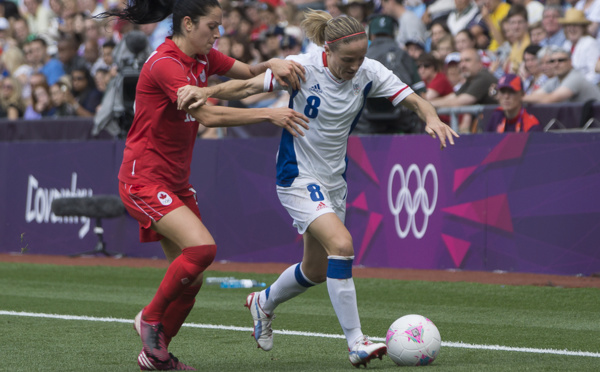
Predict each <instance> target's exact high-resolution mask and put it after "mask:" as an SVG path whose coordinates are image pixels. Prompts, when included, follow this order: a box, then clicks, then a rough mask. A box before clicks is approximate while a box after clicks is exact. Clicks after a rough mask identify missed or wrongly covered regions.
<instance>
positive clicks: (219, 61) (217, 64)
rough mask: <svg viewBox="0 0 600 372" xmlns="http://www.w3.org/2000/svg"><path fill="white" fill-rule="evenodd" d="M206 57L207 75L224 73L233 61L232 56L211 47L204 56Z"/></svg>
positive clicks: (231, 65) (229, 68)
mask: <svg viewBox="0 0 600 372" xmlns="http://www.w3.org/2000/svg"><path fill="white" fill-rule="evenodd" d="M206 58H207V59H208V75H209V76H210V75H225V74H226V73H227V72H228V71H229V70H231V67H233V64H234V62H235V59H234V58H231V57H229V56H228V55H225V54H223V53H221V52H219V51H218V50H216V49H214V48H213V49H211V50H210V52H208V55H207V56H206Z"/></svg>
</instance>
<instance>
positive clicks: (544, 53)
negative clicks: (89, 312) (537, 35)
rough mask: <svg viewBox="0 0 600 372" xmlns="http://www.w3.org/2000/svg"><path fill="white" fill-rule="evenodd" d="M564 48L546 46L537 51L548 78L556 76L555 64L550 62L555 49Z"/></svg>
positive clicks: (543, 71)
mask: <svg viewBox="0 0 600 372" xmlns="http://www.w3.org/2000/svg"><path fill="white" fill-rule="evenodd" d="M560 50H562V48H560V47H557V46H545V47H542V49H540V50H539V52H538V53H537V58H538V60H539V61H540V67H541V69H542V74H544V75H546V76H547V77H548V79H550V78H553V77H555V76H556V71H555V69H554V64H553V63H550V60H551V59H552V54H553V53H554V52H555V51H560Z"/></svg>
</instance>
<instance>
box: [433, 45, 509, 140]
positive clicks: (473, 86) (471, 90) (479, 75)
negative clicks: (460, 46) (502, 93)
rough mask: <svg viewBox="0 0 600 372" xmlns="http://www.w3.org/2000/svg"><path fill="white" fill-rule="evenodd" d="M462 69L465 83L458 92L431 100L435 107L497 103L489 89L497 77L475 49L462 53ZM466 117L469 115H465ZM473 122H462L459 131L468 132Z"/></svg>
mask: <svg viewBox="0 0 600 372" xmlns="http://www.w3.org/2000/svg"><path fill="white" fill-rule="evenodd" d="M459 66H460V71H461V74H462V75H463V77H464V78H465V83H464V84H463V85H462V86H461V87H460V89H459V90H458V91H457V92H456V93H450V94H448V95H445V96H443V97H439V98H436V99H433V100H431V104H433V106H435V107H456V106H469V105H475V104H482V105H485V104H495V103H497V102H496V100H495V99H494V98H493V97H491V96H490V94H489V90H490V86H491V85H492V84H495V83H496V81H497V80H496V78H495V77H494V75H492V74H491V73H490V72H489V71H488V70H487V69H486V68H484V67H483V63H482V62H481V57H480V56H479V53H478V52H477V50H475V49H467V50H464V51H463V52H462V53H461V54H460V65H459ZM464 117H465V118H467V117H468V115H464ZM471 125H472V122H471V121H470V120H465V121H463V122H461V124H460V126H459V128H458V129H459V131H461V132H463V133H464V132H468V131H469V130H470V129H471Z"/></svg>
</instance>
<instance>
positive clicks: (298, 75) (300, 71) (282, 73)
mask: <svg viewBox="0 0 600 372" xmlns="http://www.w3.org/2000/svg"><path fill="white" fill-rule="evenodd" d="M267 69H271V71H273V76H274V77H275V80H277V82H278V83H279V85H281V86H282V87H285V88H288V87H289V86H291V87H292V88H293V89H296V90H298V89H300V84H301V81H300V80H303V81H306V77H305V75H304V73H305V70H304V67H303V66H302V65H301V64H300V63H298V62H296V61H291V60H287V59H280V58H271V59H270V60H268V61H265V62H261V63H257V64H256V65H252V66H250V65H247V64H245V63H242V62H240V61H236V62H235V63H234V64H233V66H232V67H231V69H230V70H229V71H228V72H227V74H225V76H227V77H230V78H234V79H250V78H252V77H254V76H258V75H260V74H262V73H264V72H265V71H267ZM288 83H289V84H288Z"/></svg>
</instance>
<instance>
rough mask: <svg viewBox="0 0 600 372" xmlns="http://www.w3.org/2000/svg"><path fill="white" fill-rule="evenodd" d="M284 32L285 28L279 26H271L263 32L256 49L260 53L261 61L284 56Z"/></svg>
mask: <svg viewBox="0 0 600 372" xmlns="http://www.w3.org/2000/svg"><path fill="white" fill-rule="evenodd" d="M283 34H284V32H283V28H282V27H279V26H271V27H269V28H268V29H266V30H265V31H263V32H262V33H261V35H260V37H259V38H258V40H257V42H256V46H255V49H256V50H257V51H259V53H260V58H261V61H267V60H269V59H271V58H282V52H281V48H280V44H281V43H280V39H281V37H282V36H283Z"/></svg>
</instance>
